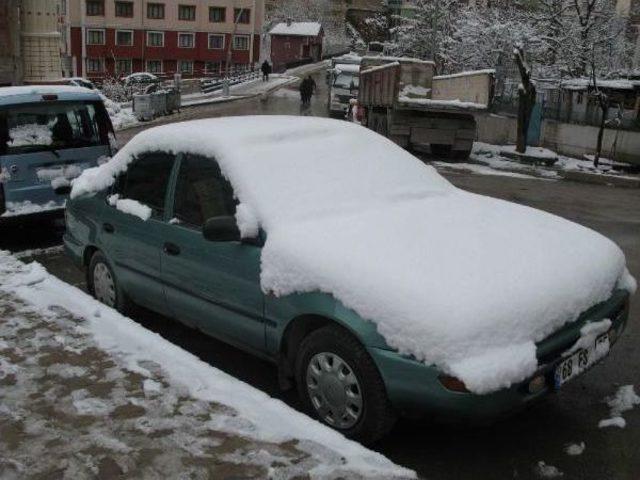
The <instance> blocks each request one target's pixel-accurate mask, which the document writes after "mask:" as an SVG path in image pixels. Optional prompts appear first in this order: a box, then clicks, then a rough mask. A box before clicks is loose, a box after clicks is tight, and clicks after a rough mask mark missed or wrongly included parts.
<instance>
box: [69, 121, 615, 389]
mask: <svg viewBox="0 0 640 480" xmlns="http://www.w3.org/2000/svg"><path fill="white" fill-rule="evenodd" d="M147 149H154V150H162V151H168V152H177V151H179V150H180V151H185V152H190V153H196V154H203V155H210V156H215V158H216V159H217V160H218V162H219V163H220V166H221V169H222V171H223V172H224V174H225V175H226V176H227V178H228V179H229V180H230V181H231V183H232V185H233V186H234V190H235V192H236V194H237V196H238V198H239V200H240V203H241V204H243V205H246V207H247V208H249V209H250V211H251V217H252V219H251V220H249V221H248V223H249V224H250V225H252V226H253V228H255V226H256V224H258V225H259V226H260V227H262V228H263V229H264V230H265V231H266V232H267V241H266V244H265V246H264V248H263V250H262V259H261V267H262V271H261V285H262V289H263V290H264V291H265V292H267V293H271V294H274V295H277V296H284V295H288V294H292V293H297V292H313V291H320V292H326V293H328V294H331V295H333V296H334V297H335V298H336V299H337V300H339V301H340V302H342V304H344V305H345V306H346V307H348V308H350V309H352V310H354V311H355V312H357V313H358V314H359V315H360V316H361V317H363V318H364V319H367V320H370V321H372V322H374V323H375V324H376V325H377V329H378V331H379V332H380V334H381V335H382V336H383V337H384V338H385V340H386V341H387V343H388V344H389V346H390V347H392V348H394V349H396V350H398V351H399V352H401V353H402V354H407V355H412V356H413V357H415V358H416V359H418V360H419V361H423V362H425V363H426V364H433V365H436V366H438V367H439V368H440V369H442V370H443V371H445V372H448V373H451V374H455V375H458V376H459V377H460V378H461V379H462V380H463V381H464V382H465V383H466V384H467V385H468V386H469V387H470V389H471V390H472V391H474V392H476V393H487V392H491V391H494V390H497V389H499V388H502V387H507V386H509V385H511V384H513V383H515V382H519V381H522V380H524V379H526V378H527V376H529V375H530V374H531V373H533V371H534V370H535V368H536V366H537V360H536V357H535V351H536V350H535V343H536V342H538V341H540V340H542V339H544V338H545V337H547V336H548V335H550V334H551V333H553V332H554V331H556V330H557V329H558V328H560V327H562V326H563V325H565V324H566V323H568V322H572V321H574V320H575V319H576V318H577V317H578V316H579V315H580V313H582V312H583V311H585V310H587V309H588V308H590V307H591V306H593V305H595V304H597V303H599V302H602V301H604V300H606V299H607V298H609V296H610V295H611V292H612V290H613V289H614V288H615V287H616V285H617V283H618V282H619V280H620V279H621V278H623V277H624V275H625V271H626V270H625V258H624V255H623V253H622V251H621V250H620V249H619V248H618V247H617V246H616V245H615V244H614V243H613V242H611V241H610V240H608V239H606V238H605V237H603V236H602V235H600V234H598V233H596V232H594V231H592V230H589V229H587V228H585V227H582V226H580V225H577V224H575V223H572V222H569V221H567V220H564V219H561V218H559V217H556V216H554V215H550V214H548V213H545V212H542V211H539V210H535V209H532V208H528V207H523V206H520V205H516V204H513V203H509V202H505V201H502V200H497V199H493V198H489V197H484V196H481V195H475V194H471V193H467V192H464V191H462V190H458V189H456V188H455V187H453V186H452V185H451V184H449V183H448V182H447V181H446V180H444V179H443V178H442V177H441V176H440V175H438V174H437V173H436V171H435V170H434V169H433V168H432V167H429V166H426V165H424V164H423V163H422V162H420V161H418V160H417V159H416V158H415V157H413V156H412V155H410V154H409V153H407V152H406V151H404V150H403V149H401V148H400V147H398V146H397V145H395V144H394V143H393V142H391V141H389V140H387V139H385V138H383V137H381V136H379V135H377V134H375V133H373V132H371V131H370V130H368V129H366V128H364V127H360V126H357V125H355V124H352V123H346V122H339V121H332V120H326V119H313V118H300V117H242V118H231V117H227V118H221V119H213V120H202V121H196V122H187V123H178V124H172V125H168V126H162V127H157V128H154V129H150V130H147V131H145V132H143V133H141V134H139V135H138V136H136V137H135V138H134V139H133V140H132V141H130V142H129V143H128V144H127V145H126V146H125V147H124V148H123V149H122V150H121V151H120V152H118V154H117V155H116V156H115V157H114V158H113V159H112V160H111V161H110V162H108V163H106V164H104V165H102V166H100V167H98V168H94V169H90V170H86V171H85V172H84V173H83V174H82V175H81V176H80V177H79V178H78V179H76V180H75V181H74V185H73V191H72V194H71V195H72V197H77V196H79V195H83V194H87V193H92V192H95V191H97V190H100V189H103V188H106V187H107V186H109V185H111V184H112V183H113V179H114V177H115V176H116V175H117V174H118V173H119V172H122V171H123V170H125V169H126V168H127V165H128V164H129V162H130V161H131V159H132V158H133V156H135V155H136V154H138V153H140V152H143V151H145V150H147ZM253 217H255V218H253ZM240 218H241V220H242V218H243V217H242V216H241V217H240ZM245 220H246V218H245ZM245 220H242V221H241V222H240V223H241V225H242V224H243V223H244V222H245ZM585 259H588V261H585Z"/></svg>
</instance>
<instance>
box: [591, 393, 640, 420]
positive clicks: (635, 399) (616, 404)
mask: <svg viewBox="0 0 640 480" xmlns="http://www.w3.org/2000/svg"><path fill="white" fill-rule="evenodd" d="M607 405H609V408H610V409H611V413H610V415H609V418H607V419H604V420H600V422H599V423H598V427H600V428H605V427H619V428H624V427H626V426H627V421H626V420H625V419H624V418H623V417H622V414H623V413H624V412H628V411H629V410H632V409H633V408H634V407H636V406H637V405H640V396H638V395H637V394H636V392H635V390H634V389H633V385H624V386H622V387H620V388H618V391H617V392H616V394H615V395H614V396H613V397H611V398H608V399H607Z"/></svg>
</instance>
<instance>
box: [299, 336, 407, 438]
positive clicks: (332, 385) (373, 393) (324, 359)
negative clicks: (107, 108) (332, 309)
mask: <svg viewBox="0 0 640 480" xmlns="http://www.w3.org/2000/svg"><path fill="white" fill-rule="evenodd" d="M295 373H296V382H297V386H298V394H299V396H300V399H301V400H302V403H303V404H304V406H305V408H306V410H307V411H308V412H310V413H311V414H312V415H313V416H314V417H316V418H318V419H319V420H320V421H321V422H323V423H325V424H326V425H328V426H330V427H331V428H334V429H335V430H338V431H339V432H340V433H342V434H343V435H345V436H347V437H349V438H353V439H355V440H358V441H360V442H362V443H364V444H369V443H373V442H375V441H376V440H379V439H380V438H382V437H383V436H384V435H385V434H386V433H388V432H389V430H391V428H392V427H393V425H394V423H395V421H396V414H395V412H394V410H393V408H392V406H391V402H389V399H388V398H387V393H386V389H385V386H384V382H383V381H382V377H381V376H380V372H378V369H377V367H376V365H375V364H374V363H373V360H372V359H371V357H370V356H369V354H368V353H367V351H366V350H365V349H364V347H363V346H362V344H361V343H360V342H359V341H358V340H356V339H355V338H354V337H353V336H352V335H351V334H350V333H349V332H347V331H346V330H345V329H343V328H341V327H338V326H337V325H328V326H326V327H322V328H320V329H318V330H315V331H314V332H312V333H310V334H309V335H308V336H307V337H305V338H304V340H303V341H302V343H301V344H300V348H299V349H298V354H297V356H296V364H295Z"/></svg>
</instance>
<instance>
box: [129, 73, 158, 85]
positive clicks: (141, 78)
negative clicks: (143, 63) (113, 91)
mask: <svg viewBox="0 0 640 480" xmlns="http://www.w3.org/2000/svg"><path fill="white" fill-rule="evenodd" d="M122 82H123V83H124V84H125V86H127V87H129V86H134V85H149V84H154V83H160V79H159V78H158V77H157V76H155V75H154V74H153V73H148V72H137V73H132V74H131V75H127V76H126V77H124V78H123V79H122Z"/></svg>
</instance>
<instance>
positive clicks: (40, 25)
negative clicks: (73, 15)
mask: <svg viewBox="0 0 640 480" xmlns="http://www.w3.org/2000/svg"><path fill="white" fill-rule="evenodd" d="M60 6H61V3H60V0H4V1H2V2H0V85H21V84H22V83H30V84H37V83H49V82H52V81H56V80H59V79H60V77H62V76H63V72H62V67H61V62H60V46H61V42H60V33H59V31H58V22H59V18H60Z"/></svg>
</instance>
